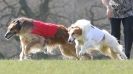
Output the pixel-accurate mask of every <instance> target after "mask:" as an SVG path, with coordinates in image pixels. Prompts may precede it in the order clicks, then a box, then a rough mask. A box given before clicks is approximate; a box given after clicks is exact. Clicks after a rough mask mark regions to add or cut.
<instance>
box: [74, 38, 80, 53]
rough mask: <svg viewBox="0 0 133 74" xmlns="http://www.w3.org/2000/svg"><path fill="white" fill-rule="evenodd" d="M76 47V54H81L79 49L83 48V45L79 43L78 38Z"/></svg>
mask: <svg viewBox="0 0 133 74" xmlns="http://www.w3.org/2000/svg"><path fill="white" fill-rule="evenodd" d="M75 48H76V55H77V56H79V51H80V50H81V46H80V45H79V42H78V40H75Z"/></svg>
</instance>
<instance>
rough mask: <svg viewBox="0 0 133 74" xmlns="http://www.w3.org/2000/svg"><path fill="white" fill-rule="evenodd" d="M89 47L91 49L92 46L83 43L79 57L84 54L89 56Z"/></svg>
mask: <svg viewBox="0 0 133 74" xmlns="http://www.w3.org/2000/svg"><path fill="white" fill-rule="evenodd" d="M91 47H92V45H90V44H89V43H88V42H86V43H84V45H83V46H81V50H80V52H79V55H80V56H83V55H84V54H86V53H89V54H90V51H89V50H88V49H89V48H91Z"/></svg>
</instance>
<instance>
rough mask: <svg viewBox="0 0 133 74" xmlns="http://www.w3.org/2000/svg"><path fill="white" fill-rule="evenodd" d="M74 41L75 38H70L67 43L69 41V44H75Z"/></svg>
mask: <svg viewBox="0 0 133 74" xmlns="http://www.w3.org/2000/svg"><path fill="white" fill-rule="evenodd" d="M74 40H75V38H72V37H69V38H68V40H67V41H68V43H70V44H73V43H74Z"/></svg>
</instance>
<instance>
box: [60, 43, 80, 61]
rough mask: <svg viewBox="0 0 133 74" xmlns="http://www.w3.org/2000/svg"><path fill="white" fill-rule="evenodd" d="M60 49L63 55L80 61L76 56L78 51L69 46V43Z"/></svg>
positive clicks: (62, 45)
mask: <svg viewBox="0 0 133 74" xmlns="http://www.w3.org/2000/svg"><path fill="white" fill-rule="evenodd" d="M59 48H60V51H61V53H62V55H65V56H69V57H73V58H76V59H79V57H78V56H77V55H76V49H75V46H74V45H72V44H69V43H64V44H61V45H59Z"/></svg>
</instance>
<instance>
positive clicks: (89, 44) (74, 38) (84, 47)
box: [68, 19, 127, 60]
mask: <svg viewBox="0 0 133 74" xmlns="http://www.w3.org/2000/svg"><path fill="white" fill-rule="evenodd" d="M68 33H69V38H68V42H70V43H74V42H75V44H76V45H75V48H76V53H77V55H80V56H81V55H83V54H85V53H88V51H89V52H90V49H98V50H100V51H101V52H102V53H104V54H106V55H108V56H109V57H110V58H111V59H119V60H121V59H127V57H126V55H125V53H124V52H123V51H122V50H123V47H122V45H120V44H119V43H118V41H117V39H116V38H115V37H114V36H112V35H111V34H109V33H108V32H107V31H106V30H100V29H98V28H97V27H95V26H93V25H91V23H90V21H88V20H85V19H81V20H78V21H77V22H75V23H74V24H72V25H71V26H70V27H69V28H68ZM80 49H81V50H80Z"/></svg>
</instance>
